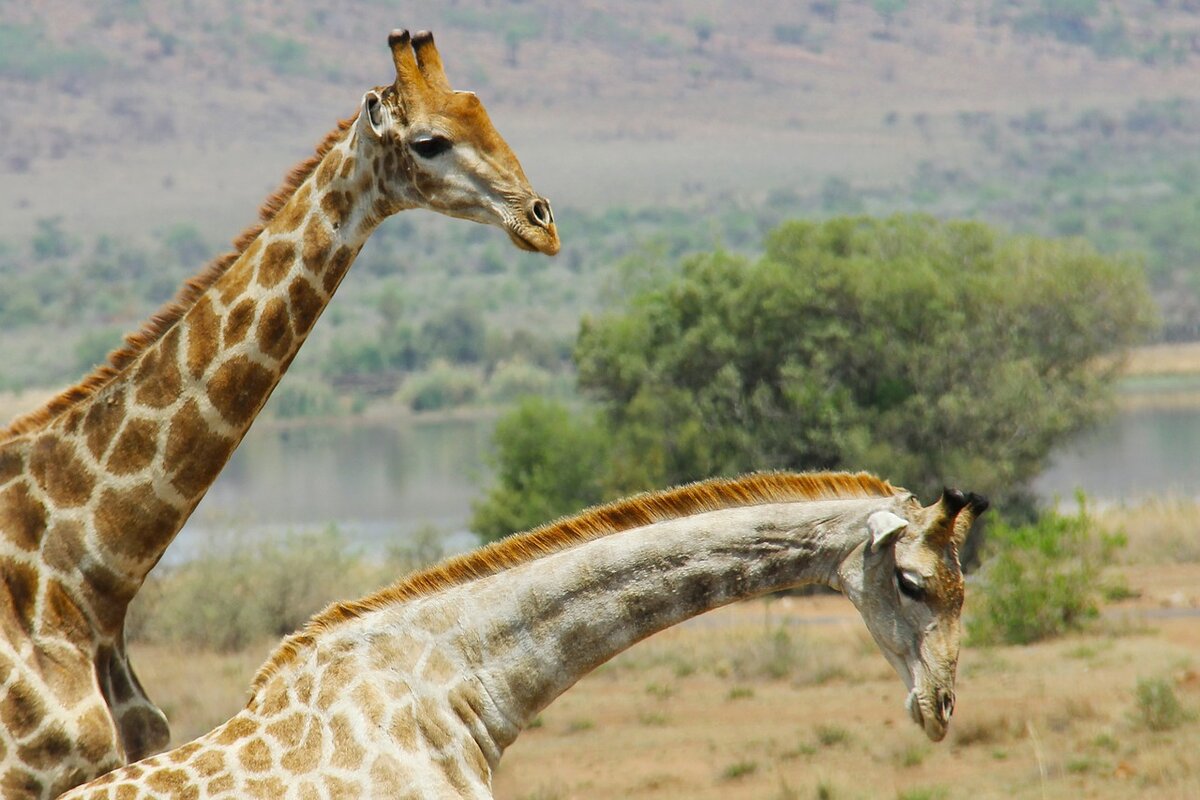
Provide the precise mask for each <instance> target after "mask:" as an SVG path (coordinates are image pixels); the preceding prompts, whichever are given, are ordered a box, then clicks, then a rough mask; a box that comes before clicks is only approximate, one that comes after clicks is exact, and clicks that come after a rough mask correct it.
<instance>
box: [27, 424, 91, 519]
mask: <svg viewBox="0 0 1200 800" xmlns="http://www.w3.org/2000/svg"><path fill="white" fill-rule="evenodd" d="M29 472H30V474H31V475H33V479H34V480H35V481H37V483H38V486H39V487H41V489H42V491H43V492H45V493H46V494H47V495H48V496H49V497H50V499H51V500H52V501H53V502H54V503H55V505H58V506H61V507H63V508H74V507H76V506H81V505H83V504H84V503H86V502H87V500H88V498H89V497H91V495H92V489H93V488H94V487H95V485H96V479H95V477H94V476H93V475H92V473H91V472H89V471H88V469H87V467H85V466H84V464H83V462H82V461H80V460H79V458H78V457H77V456H76V455H75V447H74V445H73V444H72V443H70V442H64V441H63V440H61V439H59V438H58V437H57V436H50V435H43V436H40V437H38V440H37V441H36V442H35V443H34V445H33V452H32V453H30V456H29Z"/></svg>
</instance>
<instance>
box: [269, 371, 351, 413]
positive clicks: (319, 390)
mask: <svg viewBox="0 0 1200 800" xmlns="http://www.w3.org/2000/svg"><path fill="white" fill-rule="evenodd" d="M270 408H271V411H272V413H274V415H275V416H276V417H278V418H280V419H294V418H297V417H320V416H325V415H328V414H332V413H334V412H335V411H337V397H336V396H335V395H334V393H333V390H332V389H331V388H329V386H328V384H325V383H323V382H321V381H319V380H313V379H311V378H305V377H304V376H301V375H290V376H288V379H287V380H286V381H284V382H283V383H281V384H280V385H279V386H278V387H276V389H275V391H274V392H273V393H272V394H271V405H270Z"/></svg>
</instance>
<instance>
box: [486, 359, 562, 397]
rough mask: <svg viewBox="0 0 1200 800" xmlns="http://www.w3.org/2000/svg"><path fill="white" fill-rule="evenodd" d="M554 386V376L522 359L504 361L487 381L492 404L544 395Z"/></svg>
mask: <svg viewBox="0 0 1200 800" xmlns="http://www.w3.org/2000/svg"><path fill="white" fill-rule="evenodd" d="M553 386H554V376H552V375H551V374H550V373H549V372H547V371H546V370H544V369H542V368H541V367H538V366H534V365H533V364H530V363H529V362H528V361H526V360H524V359H523V358H517V359H513V360H510V361H505V362H503V363H502V364H500V365H499V366H498V367H496V371H495V372H493V373H492V377H491V379H490V380H489V381H488V397H489V398H490V399H491V400H492V401H493V402H499V403H511V402H512V401H514V400H519V399H521V398H522V397H529V396H531V395H546V394H549V393H550V390H551V388H552V387H553Z"/></svg>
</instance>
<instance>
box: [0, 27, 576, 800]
mask: <svg viewBox="0 0 1200 800" xmlns="http://www.w3.org/2000/svg"><path fill="white" fill-rule="evenodd" d="M389 42H390V44H391V47H392V55H393V59H394V62H395V65H396V70H397V81H396V83H395V84H393V85H391V86H388V87H379V88H376V89H374V90H371V91H369V92H367V93H366V95H365V96H364V98H363V105H362V108H361V109H360V112H359V114H358V115H357V116H356V117H354V118H352V119H351V120H349V121H347V122H344V123H342V124H341V125H340V126H339V127H338V129H337V130H335V131H334V132H333V133H332V134H330V136H329V137H328V138H327V139H326V141H325V143H324V144H323V145H322V146H321V148H320V149H319V150H318V153H317V155H316V156H315V157H314V158H313V159H311V160H310V161H309V162H307V163H306V164H305V165H303V166H301V167H300V168H298V169H297V170H296V171H295V172H294V173H293V175H292V176H291V178H290V181H289V183H288V184H286V185H285V189H284V190H281V192H280V193H278V194H277V195H276V196H275V197H273V198H272V199H271V200H269V201H268V203H267V205H266V206H265V207H264V212H263V215H264V220H265V225H264V226H263V227H261V228H255V229H252V230H251V231H249V232H247V234H245V235H244V236H243V237H242V238H241V239H240V240H239V241H238V242H237V243H236V245H237V248H238V252H237V253H235V254H231V255H230V256H228V257H226V258H224V259H220V260H218V261H217V262H214V264H213V265H211V266H210V268H209V269H208V270H206V271H205V272H204V273H203V274H202V275H201V276H199V277H198V278H197V279H195V280H194V281H193V282H191V283H189V284H188V285H187V286H186V287H185V288H184V290H183V291H182V292H181V295H180V297H179V298H178V299H177V301H176V302H175V304H173V305H172V306H170V307H168V308H167V309H166V310H165V311H164V312H161V314H160V316H159V317H157V318H155V319H154V320H152V321H151V323H150V325H149V326H148V328H147V330H146V331H144V332H143V333H142V334H139V335H136V336H134V337H131V339H130V344H129V346H128V347H127V348H125V349H124V350H122V351H118V352H117V353H115V354H114V355H113V356H112V364H111V365H110V366H108V367H105V368H102V369H100V370H98V371H97V373H95V374H94V375H93V376H92V377H91V378H89V379H87V380H85V381H84V382H83V383H82V384H80V385H79V386H78V387H76V388H75V389H72V390H70V391H68V392H66V393H64V394H63V395H62V396H60V397H59V398H57V399H56V400H54V401H52V403H51V404H50V405H49V406H48V407H47V408H46V409H43V410H41V411H39V412H35V413H34V414H32V415H29V416H27V417H26V418H23V419H19V420H17V421H16V422H15V423H13V425H12V426H10V428H9V430H8V431H7V436H5V435H4V433H3V432H0V592H6V593H7V596H6V597H4V598H3V602H0V687H2V688H0V795H2V796H3V797H5V798H47V797H54V796H57V795H58V794H60V793H61V792H62V791H64V790H66V789H68V788H70V787H71V786H74V785H77V784H79V783H81V782H83V781H85V780H88V779H90V778H92V777H94V776H96V775H98V774H101V773H102V772H105V771H107V770H110V769H112V768H114V767H116V766H119V765H121V764H124V763H126V762H127V761H129V760H136V759H140V758H143V757H144V756H146V755H149V754H150V753H152V752H155V751H157V750H161V749H162V748H163V747H164V746H165V745H166V743H167V741H168V729H167V724H166V720H165V718H164V717H163V714H162V712H161V711H159V710H158V708H156V707H155V706H154V704H153V703H152V702H150V700H149V699H148V698H147V697H146V694H145V692H144V690H143V689H142V687H141V685H140V684H139V683H138V680H137V677H136V675H135V674H134V672H133V669H132V667H131V666H130V664H129V660H128V657H127V655H126V651H125V641H124V620H125V612H126V609H127V608H128V604H129V602H130V601H131V600H132V599H133V597H134V595H135V594H136V593H137V591H138V589H139V588H140V587H141V585H142V583H143V581H144V580H145V577H146V575H147V573H148V572H149V571H150V569H151V568H152V567H153V566H154V565H155V564H156V563H157V562H158V560H159V558H161V556H162V554H163V551H164V550H165V549H166V547H167V545H168V544H169V543H170V542H171V540H172V539H173V538H174V537H175V535H176V534H177V533H178V531H179V530H180V528H181V527H182V526H183V524H184V522H185V521H186V520H187V518H188V516H189V515H190V514H191V512H192V510H193V509H194V508H195V507H196V504H197V503H199V501H200V499H201V498H202V497H203V496H204V493H205V491H207V489H208V487H209V486H210V485H211V484H212V482H213V481H214V480H215V479H216V476H217V475H218V473H219V472H220V470H221V469H222V468H223V467H224V465H225V463H226V462H227V461H228V459H229V457H230V456H231V455H232V453H233V450H234V448H235V447H236V446H237V445H238V443H239V442H240V441H241V439H242V437H243V436H244V435H245V433H246V431H247V430H248V429H249V426H250V424H251V423H252V422H253V421H254V418H255V416H256V415H257V414H258V412H259V410H260V409H261V408H262V406H263V405H264V404H265V403H266V401H267V398H268V397H269V396H270V393H271V391H272V390H273V389H274V387H275V386H276V384H277V383H278V382H279V380H280V379H281V378H282V376H283V373H284V371H285V370H286V369H287V367H288V365H290V363H291V361H292V359H293V358H294V357H295V355H296V353H297V352H298V350H299V348H300V346H301V344H302V343H303V342H304V340H305V338H306V337H307V335H308V333H309V332H310V331H311V329H312V327H313V325H314V324H315V323H316V321H317V318H318V317H319V316H320V314H321V312H322V311H323V310H324V308H325V306H326V305H327V304H328V302H329V301H330V299H331V298H332V295H333V293H334V291H335V290H336V288H337V286H338V285H339V283H340V282H341V280H342V278H343V277H345V275H346V272H347V270H348V269H349V267H350V265H351V263H352V262H353V260H354V258H355V256H356V255H357V253H358V251H359V249H360V248H361V247H362V245H363V243H364V242H365V241H366V239H367V237H368V236H369V235H370V234H371V232H372V231H373V230H374V229H375V228H376V227H377V226H378V225H379V223H380V222H381V221H382V220H383V219H384V218H386V217H387V216H389V215H390V214H392V213H395V212H397V211H400V210H403V209H406V208H416V207H424V208H431V209H434V210H438V211H441V212H443V213H447V214H451V215H454V216H460V217H466V218H470V219H475V220H478V221H484V222H490V223H493V224H497V225H500V226H502V227H504V228H505V230H506V231H508V233H509V235H510V237H512V238H513V241H514V242H515V243H517V244H518V245H519V246H521V247H523V248H525V249H535V250H541V251H542V252H546V253H550V254H552V253H553V252H555V251H557V249H558V238H557V232H556V229H555V227H554V223H553V217H552V215H551V212H550V208H549V204H548V203H547V202H546V201H545V199H544V198H541V197H539V196H537V195H536V194H534V193H533V191H532V189H530V188H529V186H528V181H527V179H526V178H525V176H524V173H523V172H522V171H521V168H520V164H519V163H517V161H516V158H515V156H513V155H512V152H511V151H510V150H508V148H507V145H506V144H505V143H504V141H503V139H501V138H500V137H499V134H497V133H496V132H495V130H494V129H493V128H492V127H491V125H490V122H488V120H487V117H486V112H484V111H483V108H482V106H481V105H480V104H479V101H478V100H477V99H476V98H475V97H474V95H471V94H469V93H462V92H453V91H451V90H450V89H449V84H448V82H446V81H445V76H444V74H443V73H442V72H441V62H440V60H439V59H438V57H437V52H436V49H435V48H434V46H433V40H432V37H430V36H428V35H427V34H425V35H421V36H418V37H416V38H413V39H411V40H410V38H409V36H408V34H407V33H406V32H395V33H394V34H393V36H392V37H391V38H390V39H389ZM431 137H439V138H438V141H439V142H440V143H439V144H438V146H437V147H436V148H432V149H429V148H425V147H424V145H422V144H421V142H425V141H426V140H428V139H430V138H431ZM443 144H444V145H445V146H442V145H443ZM435 150H436V152H435ZM423 153H427V155H423ZM468 179H469V180H468ZM498 198H500V199H498ZM505 203H508V205H505ZM513 204H518V205H519V206H520V207H519V208H517V209H516V210H514V209H511V208H509V207H508V206H509V205H513ZM518 212H520V213H518Z"/></svg>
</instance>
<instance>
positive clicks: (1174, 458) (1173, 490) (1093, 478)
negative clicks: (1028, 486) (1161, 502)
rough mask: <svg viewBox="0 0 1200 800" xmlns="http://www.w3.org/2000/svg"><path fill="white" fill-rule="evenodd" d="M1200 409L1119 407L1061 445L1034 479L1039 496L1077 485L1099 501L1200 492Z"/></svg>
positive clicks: (1069, 492)
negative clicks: (1104, 420)
mask: <svg viewBox="0 0 1200 800" xmlns="http://www.w3.org/2000/svg"><path fill="white" fill-rule="evenodd" d="M1198 454H1200V409H1195V408H1168V409H1163V408H1155V409H1139V410H1130V411H1123V412H1121V413H1120V414H1118V415H1117V416H1116V417H1115V418H1113V419H1112V420H1111V421H1109V422H1107V423H1105V424H1104V425H1102V426H1101V427H1100V428H1098V429H1097V430H1095V431H1092V432H1090V433H1087V434H1084V435H1083V436H1081V437H1080V438H1079V439H1078V440H1077V441H1075V442H1073V443H1072V444H1071V445H1069V446H1067V447H1065V448H1063V450H1062V451H1060V452H1059V453H1058V454H1057V455H1055V456H1054V458H1053V459H1052V460H1051V464H1050V467H1049V468H1048V469H1047V470H1046V472H1045V473H1044V474H1043V475H1042V476H1041V477H1040V478H1038V480H1037V481H1035V483H1034V486H1035V489H1036V491H1037V493H1038V495H1039V496H1040V497H1043V498H1046V499H1054V498H1055V497H1060V498H1063V499H1070V498H1071V497H1072V496H1073V495H1074V493H1075V491H1076V489H1083V490H1084V492H1086V493H1087V495H1088V496H1089V498H1094V499H1096V500H1097V501H1099V502H1102V503H1109V502H1122V501H1126V500H1137V499H1139V498H1144V497H1149V496H1155V497H1162V496H1163V495H1174V496H1177V497H1187V498H1193V497H1196V496H1197V495H1198V494H1200V458H1198V457H1197V455H1198Z"/></svg>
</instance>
